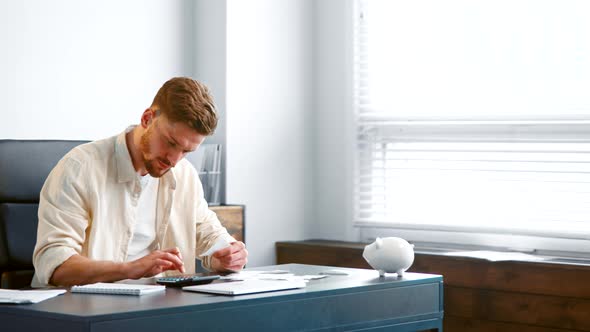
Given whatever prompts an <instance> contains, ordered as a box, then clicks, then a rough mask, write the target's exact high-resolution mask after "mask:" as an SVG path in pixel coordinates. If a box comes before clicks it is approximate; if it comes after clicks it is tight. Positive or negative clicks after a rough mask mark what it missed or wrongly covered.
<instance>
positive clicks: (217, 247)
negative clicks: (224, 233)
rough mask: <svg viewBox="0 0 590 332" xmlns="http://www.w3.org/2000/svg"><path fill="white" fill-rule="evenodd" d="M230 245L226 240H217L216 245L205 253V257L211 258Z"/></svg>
mask: <svg viewBox="0 0 590 332" xmlns="http://www.w3.org/2000/svg"><path fill="white" fill-rule="evenodd" d="M230 244H231V243H229V242H227V240H226V239H225V238H219V239H217V242H215V244H213V246H212V247H211V248H209V250H207V251H205V253H203V256H211V255H213V254H214V253H215V252H216V251H218V250H221V249H223V248H227V247H229V246H230Z"/></svg>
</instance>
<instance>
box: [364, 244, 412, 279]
mask: <svg viewBox="0 0 590 332" xmlns="http://www.w3.org/2000/svg"><path fill="white" fill-rule="evenodd" d="M363 258H364V259H365V260H366V261H367V263H369V265H371V267H372V268H374V269H375V270H377V271H379V276H380V277H383V276H384V275H385V273H397V276H398V277H402V276H403V274H404V271H406V270H407V269H409V268H410V266H412V263H413V262H414V246H413V245H411V244H409V243H408V241H406V240H404V239H401V238H399V237H384V238H377V240H375V242H373V243H371V244H369V245H367V246H365V250H364V251H363Z"/></svg>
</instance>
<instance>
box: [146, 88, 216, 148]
mask: <svg viewBox="0 0 590 332" xmlns="http://www.w3.org/2000/svg"><path fill="white" fill-rule="evenodd" d="M151 108H152V109H155V110H157V111H158V112H159V113H161V114H164V115H165V116H166V117H167V118H168V119H169V120H170V121H172V122H182V123H186V124H187V125H188V126H189V127H191V128H193V129H195V130H196V131H197V132H198V133H199V134H201V135H205V136H209V135H211V134H213V132H214V131H215V128H216V127H217V114H216V112H215V105H214V103H213V98H212V97H211V95H210V94H209V89H208V88H207V87H206V86H205V85H204V84H202V83H200V82H197V81H195V80H193V79H192V78H189V77H174V78H172V79H170V80H168V81H167V82H166V83H164V85H162V87H161V88H160V90H158V93H157V94H156V97H155V98H154V101H153V102H152V106H151Z"/></svg>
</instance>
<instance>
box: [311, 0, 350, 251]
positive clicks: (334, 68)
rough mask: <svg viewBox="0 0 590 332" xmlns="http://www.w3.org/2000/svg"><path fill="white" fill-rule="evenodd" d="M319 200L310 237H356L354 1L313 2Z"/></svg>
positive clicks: (315, 189)
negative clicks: (353, 107)
mask: <svg viewBox="0 0 590 332" xmlns="http://www.w3.org/2000/svg"><path fill="white" fill-rule="evenodd" d="M314 5H315V7H314V11H313V12H314V15H315V17H314V21H315V22H316V26H315V28H314V37H315V39H314V59H315V63H314V76H313V79H314V81H315V89H314V90H315V95H314V101H315V105H314V113H315V117H314V122H315V126H316V128H315V130H316V138H315V140H314V143H315V150H314V151H313V153H314V160H315V164H314V169H315V172H314V173H315V174H316V178H315V184H314V187H313V192H314V197H315V199H316V208H315V209H314V218H310V219H309V222H308V223H307V225H306V226H307V227H306V228H307V230H308V233H309V234H308V235H309V236H308V238H316V239H318V238H322V239H334V240H350V241H356V240H358V234H357V231H356V230H355V229H354V228H353V227H352V181H353V180H352V175H353V169H352V165H353V155H352V147H353V144H354V141H353V138H354V136H353V133H354V131H353V128H352V120H353V117H352V114H353V110H352V101H353V100H352V74H353V72H352V60H353V43H352V32H353V31H352V13H353V10H352V6H353V1H352V0H322V1H315V2H314Z"/></svg>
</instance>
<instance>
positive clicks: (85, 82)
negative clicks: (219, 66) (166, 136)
mask: <svg viewBox="0 0 590 332" xmlns="http://www.w3.org/2000/svg"><path fill="white" fill-rule="evenodd" d="M190 6H191V4H190V1H188V0H170V1H158V0H127V1H117V0H106V1H76V0H56V1H44V0H24V1H2V2H0V40H1V41H2V52H0V73H2V74H1V76H0V91H1V96H2V108H1V109H0V114H1V120H0V138H11V139H17V138H23V139H25V138H26V139H34V138H39V139H42V138H56V139H57V138H61V139H97V138H102V137H107V136H111V135H115V134H118V133H119V132H121V131H122V130H124V129H125V127H126V126H127V125H129V124H131V123H137V122H139V118H140V116H141V113H142V112H143V111H144V110H145V109H146V108H147V107H149V105H150V104H151V102H152V98H153V96H154V95H155V93H156V92H157V90H158V88H159V87H160V86H161V85H162V83H163V82H164V81H165V80H166V79H168V78H170V77H172V76H178V75H189V74H191V72H192V70H193V68H192V66H193V64H192V60H191V59H192V58H193V53H192V50H190V49H189V50H188V51H187V50H185V49H184V45H186V44H187V43H190V40H191V39H192V38H193V37H192V30H193V29H192V25H191V20H189V18H190V17H187V16H186V14H185V13H186V12H187V7H190Z"/></svg>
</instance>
